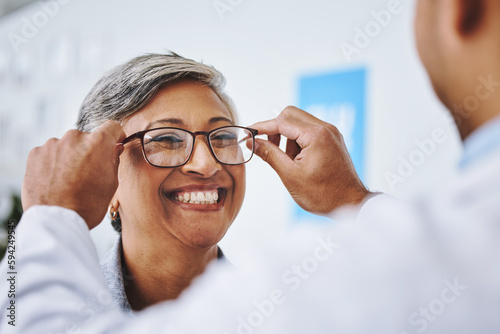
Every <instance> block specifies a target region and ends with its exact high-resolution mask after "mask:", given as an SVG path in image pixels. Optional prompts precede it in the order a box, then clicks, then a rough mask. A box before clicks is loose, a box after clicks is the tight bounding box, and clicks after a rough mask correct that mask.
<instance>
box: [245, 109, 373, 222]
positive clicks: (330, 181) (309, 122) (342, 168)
mask: <svg viewBox="0 0 500 334" xmlns="http://www.w3.org/2000/svg"><path fill="white" fill-rule="evenodd" d="M251 127H252V128H254V129H257V130H258V131H259V134H266V135H268V138H269V141H266V140H263V139H256V148H255V153H256V154H257V155H258V156H259V157H261V158H262V159H263V160H264V161H266V162H267V163H269V164H270V165H271V167H272V168H273V169H274V170H275V171H276V172H277V173H278V175H279V176H280V178H281V180H282V181H283V183H284V185H285V187H286V188H287V189H288V191H289V192H290V194H291V195H292V197H293V199H294V200H295V201H296V202H297V204H298V205H300V206H301V207H302V208H303V209H304V210H306V211H309V212H312V213H317V214H326V213H329V212H331V211H333V210H334V209H337V208H339V207H341V206H344V205H355V204H359V203H360V202H362V201H363V199H365V198H366V196H368V195H369V194H370V192H369V191H368V190H367V189H366V188H365V187H364V186H363V184H362V183H361V180H360V179H359V177H358V175H357V173H356V170H355V169H354V165H353V163H352V161H351V158H350V156H349V153H347V149H346V146H345V144H344V140H343V138H342V135H341V134H340V132H339V131H338V130H337V128H336V127H335V126H333V125H332V124H329V123H326V122H323V121H321V120H319V119H317V118H316V117H314V116H312V115H310V114H308V113H307V112H305V111H303V110H300V109H298V108H295V107H287V108H285V109H284V110H283V112H282V113H281V114H280V115H279V116H278V117H277V118H275V119H272V120H269V121H265V122H259V123H256V124H254V125H252V126H251ZM280 135H283V136H285V137H286V138H287V144H286V153H285V152H283V151H282V150H280V148H279V143H280Z"/></svg>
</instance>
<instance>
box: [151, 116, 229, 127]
mask: <svg viewBox="0 0 500 334" xmlns="http://www.w3.org/2000/svg"><path fill="white" fill-rule="evenodd" d="M219 122H226V123H229V124H233V121H232V120H231V119H229V118H227V117H212V118H210V119H209V120H208V123H209V124H215V123H219ZM184 124H185V123H184V121H183V120H182V119H180V118H163V119H158V120H156V121H154V122H151V123H148V125H147V126H146V128H145V129H144V130H149V129H152V128H154V127H155V126H156V125H176V126H182V125H184Z"/></svg>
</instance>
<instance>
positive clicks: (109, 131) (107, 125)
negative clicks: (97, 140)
mask: <svg viewBox="0 0 500 334" xmlns="http://www.w3.org/2000/svg"><path fill="white" fill-rule="evenodd" d="M92 135H94V136H101V135H104V136H105V137H106V138H109V139H110V141H111V142H112V143H113V144H116V143H119V142H122V141H123V140H124V139H125V137H126V135H125V132H123V128H122V126H121V125H120V124H119V123H118V122H115V121H111V120H109V121H106V122H104V123H103V124H102V125H101V126H100V127H99V128H98V129H97V130H95V131H94V132H93V133H92Z"/></svg>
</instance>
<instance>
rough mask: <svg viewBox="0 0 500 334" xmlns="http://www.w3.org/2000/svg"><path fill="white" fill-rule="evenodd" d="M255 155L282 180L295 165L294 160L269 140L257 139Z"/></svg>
mask: <svg viewBox="0 0 500 334" xmlns="http://www.w3.org/2000/svg"><path fill="white" fill-rule="evenodd" d="M255 154H256V155H258V156H259V157H260V158H261V159H262V160H264V161H265V162H267V163H268V164H269V165H270V166H271V167H272V168H273V169H274V170H275V171H276V173H278V175H279V176H280V178H282V179H283V177H285V176H286V173H287V172H290V169H291V168H293V165H294V162H293V160H292V159H291V158H290V157H289V156H288V155H287V154H285V152H283V151H282V150H280V148H279V147H278V146H276V145H275V144H273V143H271V142H270V141H267V140H263V139H258V138H256V139H255Z"/></svg>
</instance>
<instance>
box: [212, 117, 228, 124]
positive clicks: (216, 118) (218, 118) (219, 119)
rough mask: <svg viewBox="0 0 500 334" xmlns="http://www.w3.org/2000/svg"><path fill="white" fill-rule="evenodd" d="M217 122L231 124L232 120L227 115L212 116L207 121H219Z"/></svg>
mask: <svg viewBox="0 0 500 334" xmlns="http://www.w3.org/2000/svg"><path fill="white" fill-rule="evenodd" d="M219 122H227V123H229V124H233V121H232V120H231V119H229V118H227V117H213V118H211V119H210V120H209V121H208V123H210V124H214V123H219Z"/></svg>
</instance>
